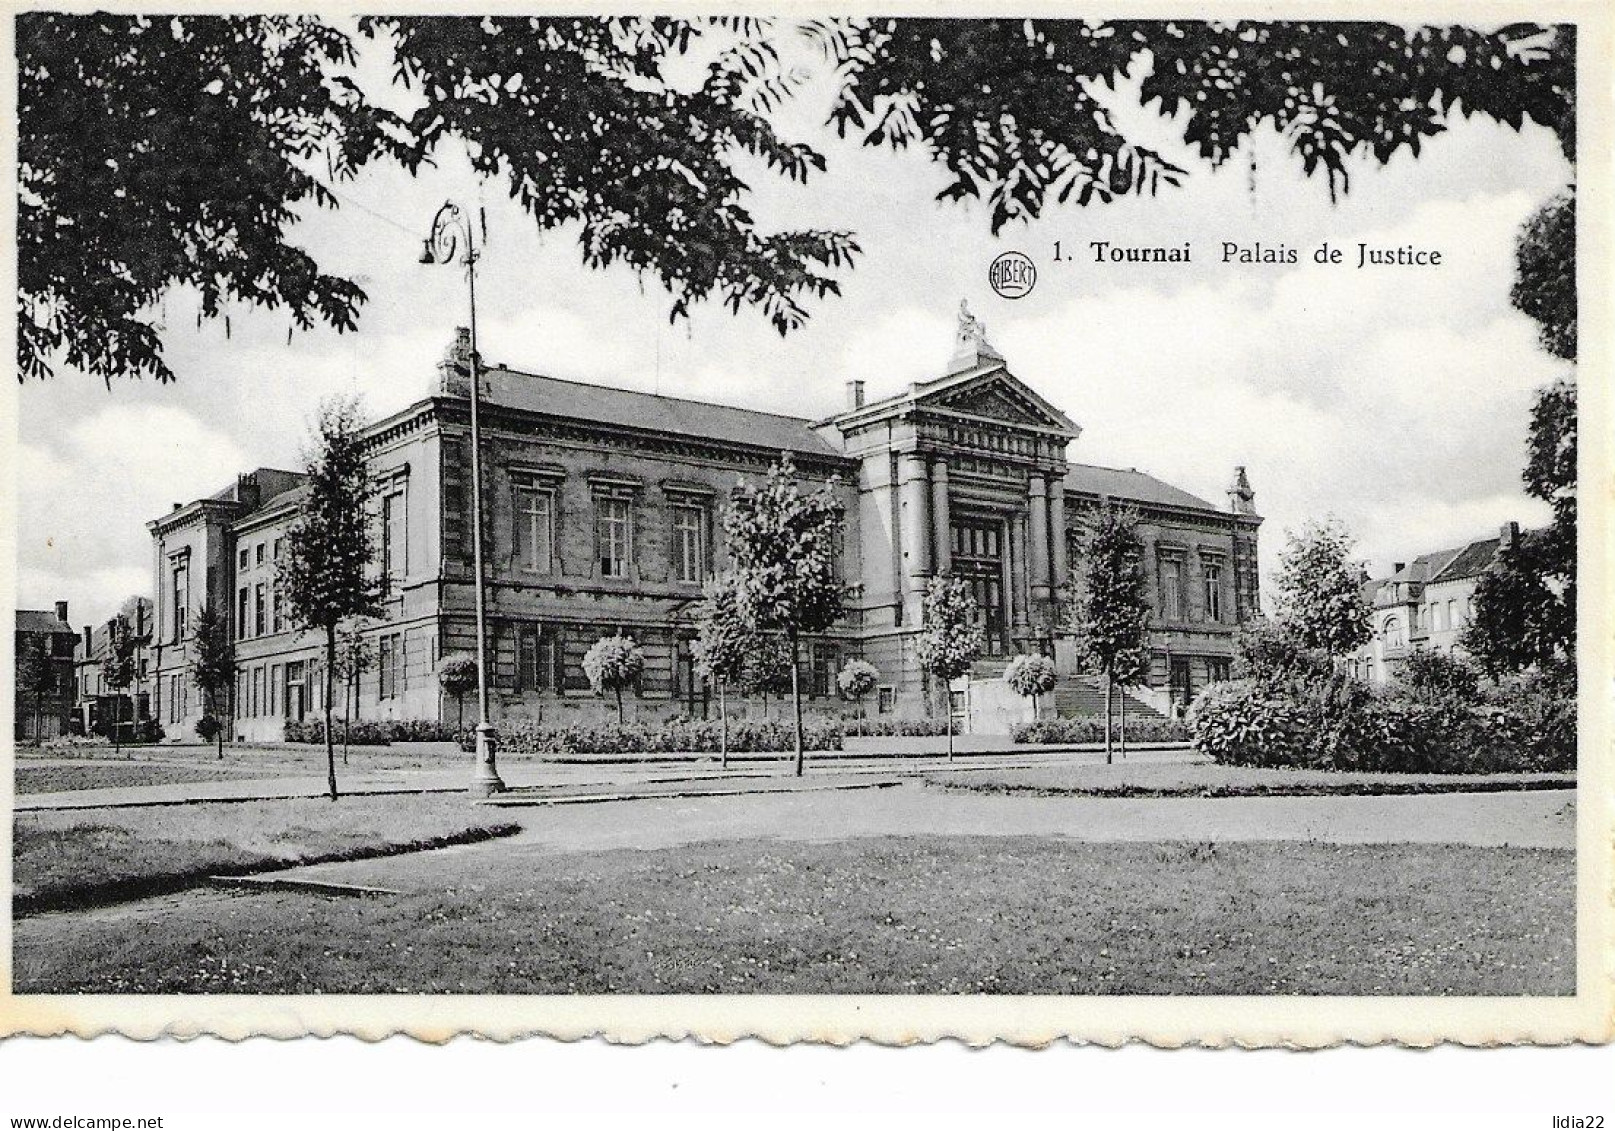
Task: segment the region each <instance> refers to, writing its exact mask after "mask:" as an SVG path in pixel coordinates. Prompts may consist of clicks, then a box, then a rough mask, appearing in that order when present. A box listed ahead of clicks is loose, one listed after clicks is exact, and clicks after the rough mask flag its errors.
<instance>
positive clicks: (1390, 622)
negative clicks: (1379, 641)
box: [1380, 617, 1407, 648]
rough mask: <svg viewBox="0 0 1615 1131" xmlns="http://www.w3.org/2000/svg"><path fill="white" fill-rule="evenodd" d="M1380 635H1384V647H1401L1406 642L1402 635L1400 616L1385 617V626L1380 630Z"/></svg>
mask: <svg viewBox="0 0 1615 1131" xmlns="http://www.w3.org/2000/svg"><path fill="white" fill-rule="evenodd" d="M1380 635H1381V636H1382V637H1384V639H1385V647H1387V648H1401V647H1403V646H1404V645H1405V644H1406V643H1407V641H1406V639H1404V638H1403V636H1402V618H1400V617H1386V618H1385V626H1384V627H1383V628H1382V629H1381V630H1380Z"/></svg>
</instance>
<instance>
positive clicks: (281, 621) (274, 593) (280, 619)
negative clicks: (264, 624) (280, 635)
mask: <svg viewBox="0 0 1615 1131" xmlns="http://www.w3.org/2000/svg"><path fill="white" fill-rule="evenodd" d="M285 630H286V614H285V612H284V611H283V610H282V609H281V607H280V591H279V590H278V589H276V588H275V587H274V586H273V585H271V586H270V587H269V631H270V632H284V631H285Z"/></svg>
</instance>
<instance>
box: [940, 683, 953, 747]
mask: <svg viewBox="0 0 1615 1131" xmlns="http://www.w3.org/2000/svg"><path fill="white" fill-rule="evenodd" d="M942 717H943V718H944V719H946V720H947V723H948V762H949V763H950V764H951V763H952V762H953V692H951V691H949V690H948V684H947V681H946V680H944V681H943V682H942Z"/></svg>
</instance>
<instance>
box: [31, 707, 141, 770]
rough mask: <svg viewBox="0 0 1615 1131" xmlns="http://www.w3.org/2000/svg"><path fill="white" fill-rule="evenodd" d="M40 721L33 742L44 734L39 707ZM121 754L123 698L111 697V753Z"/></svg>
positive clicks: (41, 709)
mask: <svg viewBox="0 0 1615 1131" xmlns="http://www.w3.org/2000/svg"><path fill="white" fill-rule="evenodd" d="M40 712H41V714H40V719H39V722H38V723H37V724H36V725H35V727H34V740H35V741H36V742H37V741H38V740H39V737H40V736H41V735H43V734H44V733H45V719H44V713H43V712H44V707H43V705H41V707H40ZM122 752H123V696H122V695H114V696H113V697H112V753H113V756H114V757H116V756H117V755H118V754H120V753H122Z"/></svg>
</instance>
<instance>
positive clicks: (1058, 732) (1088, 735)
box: [1009, 716, 1189, 746]
mask: <svg viewBox="0 0 1615 1131" xmlns="http://www.w3.org/2000/svg"><path fill="white" fill-rule="evenodd" d="M1120 732H1121V727H1120V720H1119V719H1118V720H1114V721H1113V722H1112V726H1111V733H1112V735H1115V736H1117V737H1119V736H1120ZM1009 734H1010V738H1011V739H1012V740H1013V741H1015V742H1024V743H1034V744H1039V745H1050V746H1066V745H1074V744H1077V743H1093V742H1103V741H1105V720H1104V719H1102V718H1100V717H1098V716H1091V717H1081V718H1074V719H1040V720H1038V721H1037V722H1035V723H1021V724H1019V725H1017V726H1015V727H1012V728H1011V729H1010V732H1009ZM1188 738H1189V728H1188V726H1186V725H1185V724H1183V723H1180V722H1176V721H1174V720H1172V719H1128V720H1127V741H1128V742H1184V741H1187V740H1188Z"/></svg>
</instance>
